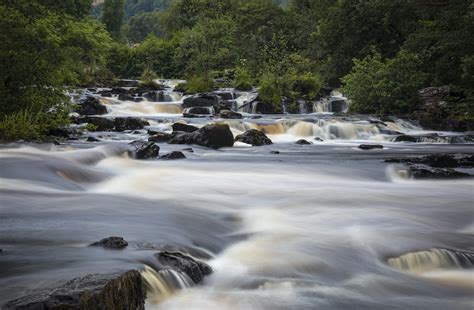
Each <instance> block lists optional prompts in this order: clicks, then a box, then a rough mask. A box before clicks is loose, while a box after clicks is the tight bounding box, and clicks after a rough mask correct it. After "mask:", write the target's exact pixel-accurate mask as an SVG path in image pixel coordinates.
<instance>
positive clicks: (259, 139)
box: [235, 129, 273, 146]
mask: <svg viewBox="0 0 474 310" xmlns="http://www.w3.org/2000/svg"><path fill="white" fill-rule="evenodd" d="M235 141H239V142H243V143H247V144H251V145H253V146H262V145H269V144H273V142H272V140H270V139H269V138H268V137H267V136H266V135H265V134H264V133H263V132H261V131H260V130H257V129H250V130H247V131H246V132H244V133H243V134H240V135H238V136H237V137H235Z"/></svg>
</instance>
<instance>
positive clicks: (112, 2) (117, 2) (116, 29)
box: [102, 0, 125, 40]
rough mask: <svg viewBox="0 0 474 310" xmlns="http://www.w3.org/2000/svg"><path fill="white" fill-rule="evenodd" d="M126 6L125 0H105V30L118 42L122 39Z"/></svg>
mask: <svg viewBox="0 0 474 310" xmlns="http://www.w3.org/2000/svg"><path fill="white" fill-rule="evenodd" d="M124 5H125V0H105V2H104V13H103V15H102V22H103V23H104V25H105V29H107V31H108V32H109V33H110V35H111V36H112V37H113V38H114V39H116V40H120V39H121V38H122V33H121V30H122V24H123V17H124V15H125V11H124Z"/></svg>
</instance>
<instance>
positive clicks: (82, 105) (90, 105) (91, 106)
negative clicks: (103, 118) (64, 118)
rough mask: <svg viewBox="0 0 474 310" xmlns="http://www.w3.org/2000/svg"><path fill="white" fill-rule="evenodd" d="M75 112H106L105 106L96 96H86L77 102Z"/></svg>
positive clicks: (98, 113)
mask: <svg viewBox="0 0 474 310" xmlns="http://www.w3.org/2000/svg"><path fill="white" fill-rule="evenodd" d="M76 112H77V113H79V114H81V115H102V114H107V107H106V106H104V105H103V104H102V103H100V100H99V99H98V98H96V97H92V96H87V97H86V98H85V99H83V100H80V101H79V102H78V106H77V108H76Z"/></svg>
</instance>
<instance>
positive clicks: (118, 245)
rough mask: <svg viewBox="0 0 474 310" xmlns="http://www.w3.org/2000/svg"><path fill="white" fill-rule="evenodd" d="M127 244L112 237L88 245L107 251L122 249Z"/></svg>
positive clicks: (119, 238) (118, 238)
mask: <svg viewBox="0 0 474 310" xmlns="http://www.w3.org/2000/svg"><path fill="white" fill-rule="evenodd" d="M127 245H128V242H127V241H126V240H125V239H123V238H122V237H117V236H112V237H107V238H104V239H102V240H100V241H97V242H94V243H92V244H90V246H100V247H103V248H108V249H123V248H125V247H126V246H127Z"/></svg>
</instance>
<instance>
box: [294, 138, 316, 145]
mask: <svg viewBox="0 0 474 310" xmlns="http://www.w3.org/2000/svg"><path fill="white" fill-rule="evenodd" d="M295 144H298V145H310V144H313V143H311V142H309V141H308V140H305V139H299V140H298V141H296V142H295Z"/></svg>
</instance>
